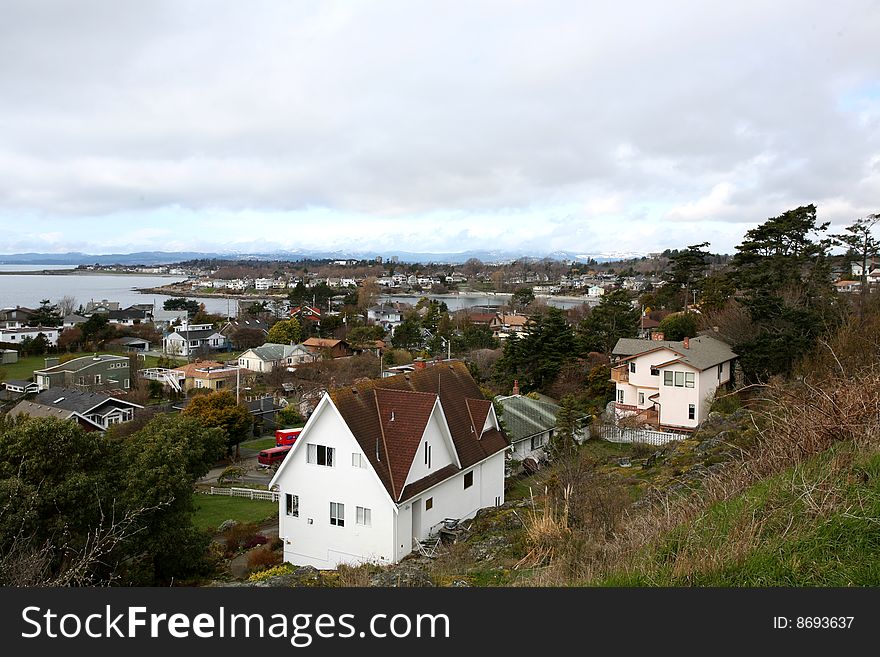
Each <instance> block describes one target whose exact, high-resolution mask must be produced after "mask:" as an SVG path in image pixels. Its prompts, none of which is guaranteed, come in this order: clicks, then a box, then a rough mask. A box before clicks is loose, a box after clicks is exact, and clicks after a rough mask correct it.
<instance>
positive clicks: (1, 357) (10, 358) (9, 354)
mask: <svg viewBox="0 0 880 657" xmlns="http://www.w3.org/2000/svg"><path fill="white" fill-rule="evenodd" d="M17 362H18V352H17V351H16V350H15V349H0V365H11V364H12V363H17Z"/></svg>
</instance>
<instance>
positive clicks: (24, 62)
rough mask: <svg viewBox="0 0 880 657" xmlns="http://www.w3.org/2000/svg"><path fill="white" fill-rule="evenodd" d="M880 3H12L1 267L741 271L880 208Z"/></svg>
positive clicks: (4, 95) (0, 130)
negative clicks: (780, 243)
mask: <svg viewBox="0 0 880 657" xmlns="http://www.w3.org/2000/svg"><path fill="white" fill-rule="evenodd" d="M878 34H880V2H870V1H858V2H856V1H852V2H847V1H845V0H843V1H838V2H834V3H829V2H809V1H804V0H798V1H794V0H792V1H785V0H776V1H774V2H767V1H766V0H760V1H750V0H744V1H740V2H736V3H730V2H724V3H722V2H698V1H693V2H676V1H675V0H671V1H670V0H667V1H666V2H663V3H658V2H651V1H643V2H618V3H613V4H612V3H602V2H590V3H586V2H574V1H568V2H548V1H547V0H542V1H541V2H525V1H516V0H499V1H497V2H495V1H474V2H450V1H449V0H446V1H444V2H419V1H417V0H401V1H384V0H371V1H369V2H366V1H365V2H352V1H346V2H332V1H329V0H315V1H311V2H305V1H295V0H289V1H282V0H278V1H268V0H267V1H250V2H217V1H216V0H215V1H210V2H208V1H206V2H196V1H186V0H170V1H168V2H158V1H153V2H148V3H130V2H124V3H123V2H116V1H113V0H107V1H105V2H97V1H91V2H90V1H87V0H77V1H76V2H74V1H63V0H56V1H55V2H42V1H35V0H22V1H20V2H19V1H15V0H5V1H4V2H3V3H2V5H0V226H2V228H3V235H4V239H3V243H2V244H0V252H6V253H11V252H21V251H32V250H33V251H66V250H82V251H87V252H92V253H105V252H111V251H140V250H182V249H186V250H191V249H192V250H195V249H198V250H203V249H212V250H213V249H226V248H235V249H242V250H252V249H260V250H264V249H272V248H322V249H323V248H344V249H356V250H368V249H375V250H378V251H379V252H384V253H389V254H390V253H391V252H393V251H394V250H395V249H398V250H406V251H422V252H425V251H432V252H441V251H464V250H469V249H478V248H479V249H518V248H530V249H532V250H534V251H535V252H536V253H538V254H542V253H544V252H550V251H554V250H561V249H564V250H568V251H576V252H581V253H598V252H610V251H641V252H649V251H656V250H661V249H662V248H666V247H679V246H683V245H687V244H691V243H694V242H700V241H704V240H708V241H711V242H712V248H713V250H717V251H731V250H732V249H733V247H734V246H735V245H736V244H738V243H739V242H740V240H741V238H742V236H743V234H744V232H745V231H746V230H747V229H748V228H750V227H751V226H753V225H755V224H757V223H759V222H761V221H763V220H764V219H766V218H767V217H769V216H774V215H777V214H779V213H781V212H783V211H785V210H787V209H790V208H793V207H796V206H798V205H803V204H807V203H816V204H817V205H818V206H819V211H820V215H821V216H822V218H824V219H827V220H831V221H833V222H835V224H838V225H839V226H842V225H844V224H846V223H848V222H851V221H852V220H854V219H856V218H858V217H860V216H864V215H866V214H869V213H872V212H878V211H880V129H878V128H880V49H878V42H877V35H878Z"/></svg>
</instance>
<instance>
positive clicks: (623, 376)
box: [611, 365, 629, 383]
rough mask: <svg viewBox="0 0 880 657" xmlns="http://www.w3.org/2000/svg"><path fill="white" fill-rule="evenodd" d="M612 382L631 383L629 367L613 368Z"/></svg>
mask: <svg viewBox="0 0 880 657" xmlns="http://www.w3.org/2000/svg"><path fill="white" fill-rule="evenodd" d="M611 380H612V381H614V382H615V383H629V365H618V366H617V367H612V368H611Z"/></svg>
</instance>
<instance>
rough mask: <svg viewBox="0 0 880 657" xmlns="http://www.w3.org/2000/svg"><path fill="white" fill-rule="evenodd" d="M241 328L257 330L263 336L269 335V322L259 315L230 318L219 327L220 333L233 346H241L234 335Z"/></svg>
mask: <svg viewBox="0 0 880 657" xmlns="http://www.w3.org/2000/svg"><path fill="white" fill-rule="evenodd" d="M242 329H247V330H251V331H259V332H260V333H261V334H262V335H263V337H264V338H265V337H266V336H267V335H269V322H268V321H267V320H265V319H262V318H259V317H240V318H237V319H230V320H229V321H228V322H226V324H224V325H223V327H222V328H221V329H220V335H222V336H223V337H224V338H226V340H227V342H228V343H229V344H231V345H232V346H233V347H234V348H241V347H240V346H239V345H238V344H236V338H235V336H236V334H237V333H238V331H240V330H242Z"/></svg>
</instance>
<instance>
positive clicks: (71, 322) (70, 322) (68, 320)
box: [61, 313, 89, 329]
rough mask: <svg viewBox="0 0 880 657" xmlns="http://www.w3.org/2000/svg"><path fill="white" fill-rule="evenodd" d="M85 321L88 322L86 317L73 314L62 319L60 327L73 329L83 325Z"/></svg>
mask: <svg viewBox="0 0 880 657" xmlns="http://www.w3.org/2000/svg"><path fill="white" fill-rule="evenodd" d="M87 321H89V320H88V318H87V317H83V316H82V315H77V314H75V313H73V314H70V315H65V317H64V319H63V320H62V321H61V327H62V328H66V329H68V328H74V327H76V326H79V325H80V324H85V323H86V322H87Z"/></svg>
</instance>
